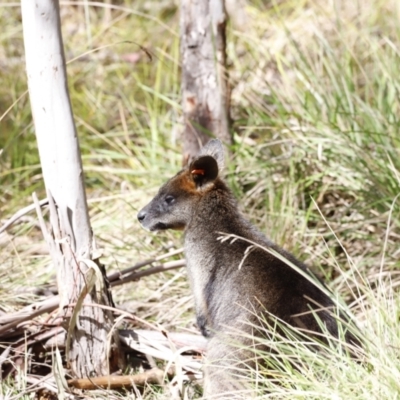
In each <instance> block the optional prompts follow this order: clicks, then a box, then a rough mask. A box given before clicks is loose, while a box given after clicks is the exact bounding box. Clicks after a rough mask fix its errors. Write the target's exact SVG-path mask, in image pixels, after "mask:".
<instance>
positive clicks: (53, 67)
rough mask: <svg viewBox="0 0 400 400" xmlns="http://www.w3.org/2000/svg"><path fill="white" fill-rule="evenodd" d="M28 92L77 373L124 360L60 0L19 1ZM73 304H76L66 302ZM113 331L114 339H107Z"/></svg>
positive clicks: (103, 369)
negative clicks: (86, 174) (92, 210)
mask: <svg viewBox="0 0 400 400" xmlns="http://www.w3.org/2000/svg"><path fill="white" fill-rule="evenodd" d="M21 8H22V22H23V31H24V44H25V54H26V70H27V75H28V86H29V95H30V102H31V108H32V114H33V119H34V124H35V131H36V138H37V142H38V148H39V155H40V162H41V166H42V171H43V177H44V181H45V186H46V190H47V196H48V200H49V208H50V224H51V230H50V232H48V231H47V228H46V225H45V223H44V221H43V217H41V214H40V207H38V209H39V216H40V218H41V226H42V230H43V231H44V234H45V239H46V241H47V243H48V245H49V248H50V252H51V256H52V260H53V263H54V266H55V268H56V270H57V279H58V288H59V293H60V310H59V312H60V313H62V314H63V315H65V314H67V315H69V317H70V325H69V328H68V332H69V339H70V341H69V343H67V348H69V352H68V354H67V361H68V363H69V365H70V367H71V369H72V371H73V372H74V373H75V375H76V376H77V377H78V378H81V377H87V376H94V375H106V374H108V373H109V372H110V369H111V371H113V370H115V369H116V367H117V364H120V366H121V365H122V353H121V351H120V347H119V339H118V335H117V334H116V333H115V332H114V333H112V334H111V332H110V331H111V328H112V325H113V315H112V313H111V311H108V310H104V309H102V308H101V307H94V306H85V304H86V303H90V304H93V303H95V304H101V305H107V306H111V305H112V300H111V296H110V293H109V291H108V288H107V285H106V283H105V279H104V269H103V267H102V266H101V263H100V262H99V256H100V254H99V252H98V251H97V249H96V246H95V242H94V238H93V235H92V230H91V227H90V221H89V215H88V209H87V202H86V194H85V188H84V179H83V170H82V161H81V155H80V149H79V142H78V137H77V132H76V128H75V124H74V120H73V114H72V109H71V104H70V99H69V93H68V88H67V76H66V69H65V58H64V49H63V43H62V36H61V27H60V15H59V4H58V1H57V0H22V2H21ZM71 304H78V305H79V307H80V308H79V309H77V308H76V307H78V305H77V306H75V308H73V307H70V305H71ZM109 336H111V337H109Z"/></svg>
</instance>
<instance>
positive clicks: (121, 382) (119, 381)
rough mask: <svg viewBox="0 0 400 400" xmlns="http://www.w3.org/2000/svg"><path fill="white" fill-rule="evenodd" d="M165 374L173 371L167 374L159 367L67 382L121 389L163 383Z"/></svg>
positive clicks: (88, 386)
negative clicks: (129, 373)
mask: <svg viewBox="0 0 400 400" xmlns="http://www.w3.org/2000/svg"><path fill="white" fill-rule="evenodd" d="M165 375H167V376H169V377H171V376H172V374H171V373H167V374H165V373H164V371H162V370H161V369H159V368H152V369H149V370H148V371H145V372H142V373H140V374H136V375H121V376H116V375H108V376H96V377H93V378H85V379H70V380H68V381H67V383H68V385H69V386H72V387H74V388H76V389H86V390H93V389H100V388H102V389H121V388H131V387H135V386H145V385H146V384H158V385H161V384H162V383H163V380H164V376H165Z"/></svg>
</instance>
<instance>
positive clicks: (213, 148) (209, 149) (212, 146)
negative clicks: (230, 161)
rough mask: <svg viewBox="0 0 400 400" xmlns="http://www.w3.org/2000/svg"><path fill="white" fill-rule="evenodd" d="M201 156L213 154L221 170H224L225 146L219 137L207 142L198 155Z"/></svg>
mask: <svg viewBox="0 0 400 400" xmlns="http://www.w3.org/2000/svg"><path fill="white" fill-rule="evenodd" d="M200 156H211V157H213V158H214V159H215V160H216V161H217V164H218V169H219V171H222V170H223V168H224V146H223V145H222V143H221V141H220V140H218V139H212V140H210V141H209V142H207V143H206V144H205V145H204V146H203V147H202V148H201V149H200V152H199V155H198V157H200Z"/></svg>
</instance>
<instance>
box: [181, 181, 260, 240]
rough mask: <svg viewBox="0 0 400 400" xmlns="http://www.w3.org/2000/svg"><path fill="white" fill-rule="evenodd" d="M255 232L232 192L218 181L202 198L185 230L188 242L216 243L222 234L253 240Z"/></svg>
mask: <svg viewBox="0 0 400 400" xmlns="http://www.w3.org/2000/svg"><path fill="white" fill-rule="evenodd" d="M254 233H255V231H254V228H253V227H252V226H251V224H250V223H249V222H248V221H247V220H246V219H245V218H244V217H243V216H242V214H241V212H240V211H239V208H238V205H237V202H236V200H235V198H234V196H233V194H232V192H231V191H230V190H229V189H228V188H227V186H226V185H225V183H224V182H222V181H221V180H218V181H217V182H216V183H215V184H214V187H213V189H212V190H210V191H209V192H207V193H205V194H204V196H202V197H201V199H200V200H199V202H198V204H197V206H196V207H195V208H194V210H193V215H192V218H191V220H190V222H189V224H188V225H187V226H186V229H185V239H186V240H190V241H192V240H196V241H199V242H204V241H209V240H213V241H215V240H216V239H217V238H218V237H220V236H222V235H221V234H232V235H237V236H241V237H245V238H247V239H251V238H252V237H253V235H254Z"/></svg>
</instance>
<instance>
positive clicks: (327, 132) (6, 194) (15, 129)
mask: <svg viewBox="0 0 400 400" xmlns="http://www.w3.org/2000/svg"><path fill="white" fill-rule="evenodd" d="M66 3H67V2H66ZM156 3H157V5H156V6H155V3H153V2H151V1H150V2H145V1H144V0H143V1H142V0H140V1H137V2H134V4H133V3H132V2H129V1H121V2H119V5H117V6H114V8H113V9H112V10H111V9H109V8H107V7H108V3H107V2H104V3H102V4H103V5H104V7H98V6H96V7H94V6H93V5H90V4H89V7H88V11H89V12H88V13H86V15H85V9H84V7H83V6H82V5H79V6H75V7H72V6H71V5H67V4H65V5H63V6H62V11H63V14H62V22H63V33H64V42H65V48H66V58H67V60H72V61H71V62H70V63H69V64H68V74H69V86H70V91H71V100H72V105H73V110H74V113H75V119H76V124H77V128H78V132H79V138H80V143H81V149H82V156H83V163H84V168H85V174H86V185H87V191H88V197H89V199H90V210H91V211H90V212H91V221H92V225H93V229H94V232H95V235H96V237H97V238H98V240H99V242H100V245H101V246H102V247H103V249H104V262H105V264H106V265H107V267H108V269H109V270H113V269H122V268H124V267H128V266H130V265H132V264H134V263H135V262H137V261H140V260H143V259H147V258H149V257H151V256H152V255H155V254H159V253H160V252H163V251H165V249H166V247H167V246H168V245H173V246H177V247H179V246H180V243H181V242H180V239H179V236H180V235H179V234H175V233H171V232H168V233H166V234H163V235H158V236H153V235H149V234H148V233H146V232H144V231H143V230H141V229H140V228H139V225H138V223H137V222H136V213H137V210H139V209H140V208H141V207H142V206H143V205H144V204H145V203H146V202H147V201H148V200H149V199H150V198H151V196H152V195H153V194H154V193H155V191H156V190H157V188H158V186H159V185H160V184H161V183H162V182H163V181H164V180H165V179H167V178H168V177H170V176H171V175H172V174H174V173H175V172H176V171H177V170H178V169H179V167H180V163H181V155H180V140H179V133H180V131H181V130H182V112H181V107H180V76H179V71H180V69H179V26H178V23H179V16H178V14H177V9H176V5H175V3H174V2H172V1H163V2H156ZM68 4H70V3H68ZM9 5H11V3H7V2H5V1H1V0H0V24H1V26H2V31H1V33H0V69H1V74H0V149H3V152H2V153H1V154H0V187H1V190H0V220H1V221H3V220H5V219H7V218H8V217H10V216H11V215H12V214H13V213H14V212H15V211H17V210H18V209H20V208H22V207H24V206H26V205H28V204H30V203H31V193H32V192H33V191H37V192H38V193H39V197H43V196H44V188H43V182H42V177H41V172H40V166H39V158H38V154H37V149H36V143H35V137H34V131H33V125H32V121H31V114H30V108H29V99H28V96H27V95H24V93H25V91H26V89H27V85H26V76H25V71H24V68H25V67H24V59H23V51H24V50H23V41H22V26H21V20H20V12H19V8H18V7H15V6H14V7H10V6H9ZM133 7H134V8H133ZM399 13H400V7H399V5H398V2H396V1H395V0H389V1H382V0H367V1H364V2H362V3H360V4H359V5H358V6H357V4H356V3H354V4H353V2H338V1H333V2H331V3H326V2H321V1H318V0H314V1H306V0H303V1H300V2H299V1H294V0H289V1H285V2H279V1H274V2H264V1H260V0H258V1H256V0H254V1H250V2H249V3H248V5H247V7H246V15H247V18H246V25H245V26H237V25H235V24H234V23H232V24H231V25H230V26H229V31H228V46H227V53H228V59H229V63H230V65H229V72H230V77H231V87H232V110H231V111H232V117H233V119H234V127H233V129H234V135H235V139H236V144H235V145H234V148H233V150H234V155H233V157H232V160H231V162H230V164H229V165H228V167H227V168H226V171H225V173H226V177H227V180H228V182H229V184H230V186H231V187H232V189H233V190H234V192H235V194H236V196H237V197H238V198H239V200H240V204H241V206H242V209H243V211H244V213H245V214H246V215H247V216H249V217H250V218H251V219H252V221H253V222H254V223H255V224H256V225H257V226H258V227H260V228H261V229H262V230H263V231H264V232H266V234H267V235H268V236H269V237H271V238H272V239H273V240H274V241H276V242H277V243H278V244H280V245H282V246H284V247H285V248H286V249H288V250H290V251H292V252H293V253H294V254H295V255H296V256H298V257H299V258H301V259H302V260H304V261H306V262H307V263H308V264H310V265H312V266H313V267H314V269H315V270H317V271H318V272H320V273H321V274H322V275H324V276H325V277H326V279H327V281H328V284H329V286H330V287H331V288H332V289H333V290H334V291H335V292H339V293H340V295H341V297H342V298H344V299H345V300H347V301H348V303H349V304H351V305H352V311H353V313H354V314H355V316H356V321H357V323H358V324H359V326H360V327H361V329H362V331H363V333H364V334H365V337H366V340H365V342H366V353H367V363H368V365H371V366H372V367H371V368H365V367H363V366H361V365H359V364H356V363H354V362H351V361H349V360H348V359H346V356H345V355H343V356H340V357H339V361H338V359H337V357H336V354H333V355H331V356H327V357H325V358H320V359H316V360H315V362H314V364H313V366H315V369H313V371H314V372H312V371H308V372H307V371H306V369H307V365H304V366H303V367H302V369H301V372H302V373H293V371H291V370H290V369H289V368H286V369H285V365H284V364H283V367H282V368H281V373H282V374H283V378H282V379H283V380H284V382H285V384H283V385H281V386H279V387H275V388H274V390H276V393H277V395H278V397H279V398H299V399H303V398H304V399H311V398H315V399H322V398H343V399H350V398H357V399H386V398H387V399H394V398H398V397H399V393H400V388H399V386H398V382H399V381H400V379H399V370H400V366H399V362H398V360H399V349H400V343H399V340H400V339H399V333H398V323H399V315H400V309H399V300H398V299H399V296H398V290H399V289H398V287H399V282H400V279H399V277H400V274H399V270H400V269H399V267H400V262H399V259H400V250H399V245H398V239H399V235H400V229H399V228H400V227H399V220H400V219H399V213H400V208H399V204H400V203H399V199H398V198H397V196H398V194H399V193H400V157H399V148H400V137H399V134H398V131H399V127H400V121H399V115H400V101H399V89H400V76H399V73H398V65H399V63H400V52H399V48H400V27H399V25H398V15H399ZM142 48H145V49H146V50H145V51H143V49H142ZM92 50H93V51H92ZM131 53H134V56H138V57H140V59H139V61H138V62H136V63H135V64H132V63H129V62H127V61H125V60H124V57H125V56H127V55H129V54H131ZM149 54H151V57H149ZM18 99H19V100H18ZM11 106H12V107H11ZM9 107H11V108H10V109H9V111H8V112H6V110H7V109H8V108H9ZM0 282H1V285H0V296H1V298H2V302H1V304H0V310H2V311H6V312H9V311H12V310H15V309H18V308H20V307H21V306H22V305H24V304H29V302H31V301H32V300H33V299H37V296H36V295H35V294H34V292H33V290H30V289H29V288H34V287H36V286H38V285H41V284H45V283H51V284H52V283H53V282H54V272H53V270H52V267H51V265H50V259H49V257H48V255H47V252H46V248H45V245H44V243H43V240H42V238H41V233H40V230H39V228H38V227H37V224H36V220H35V215H34V214H32V215H30V216H27V217H26V218H25V219H23V220H22V221H20V222H19V223H18V224H16V225H15V226H14V227H12V228H11V229H9V230H8V232H7V234H2V235H0ZM114 295H115V299H116V301H117V302H118V303H126V304H130V306H131V307H132V308H131V311H132V312H136V313H138V314H139V315H142V316H145V317H146V318H148V319H149V320H152V321H157V322H160V323H162V324H163V325H164V326H165V327H166V328H167V329H176V330H180V329H184V328H188V327H191V326H192V325H193V321H194V318H193V312H192V309H191V303H190V301H189V300H188V301H187V302H186V303H184V305H182V307H180V308H177V307H174V305H175V304H176V302H177V301H178V300H179V299H181V298H184V297H185V296H189V295H190V292H189V289H188V286H187V283H186V280H185V272H184V271H176V272H171V273H165V274H160V275H158V276H152V277H148V278H145V279H143V280H141V281H140V282H134V283H131V284H129V285H126V286H124V287H119V288H117V289H116V290H115V294H114ZM188 299H189V298H188ZM146 302H150V303H151V305H152V307H151V308H149V307H144V306H143V305H144V304H146ZM165 310H169V312H168V313H166V312H165ZM171 310H173V311H171ZM299 346H300V348H299V349H297V350H296V351H297V353H299V354H303V355H304V358H305V359H307V353H306V350H304V349H302V348H301V345H299ZM281 351H282V352H283V351H284V349H281ZM324 371H325V373H324ZM2 385H3V386H1V387H0V396H1V395H2V396H4V395H5V394H6V392H7V390H8V389H7V388H10V387H11V386H10V385H9V384H4V383H3V384H2ZM4 385H6V386H4ZM9 390H14V389H13V388H11V389H9ZM156 397H157V396H156V395H149V398H156ZM267 397H268V396H267ZM267 397H265V398H267ZM269 397H271V396H269Z"/></svg>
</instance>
